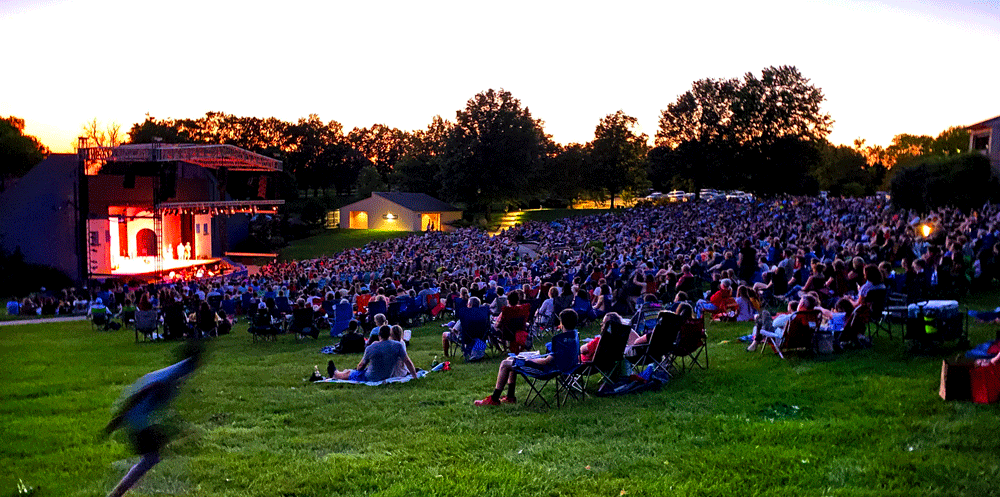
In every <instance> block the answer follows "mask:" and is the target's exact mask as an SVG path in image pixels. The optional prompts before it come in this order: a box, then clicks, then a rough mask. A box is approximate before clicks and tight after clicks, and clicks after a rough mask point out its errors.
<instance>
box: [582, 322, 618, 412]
mask: <svg viewBox="0 0 1000 497" xmlns="http://www.w3.org/2000/svg"><path fill="white" fill-rule="evenodd" d="M630 330H631V328H629V327H628V326H626V325H624V324H619V323H611V325H610V326H608V327H607V328H605V329H604V331H602V332H601V341H600V342H599V343H598V344H597V350H595V351H594V357H593V359H591V360H590V361H589V362H583V363H580V365H579V366H578V367H577V368H576V371H574V372H573V380H574V381H575V383H574V385H578V384H579V382H580V380H583V385H582V387H581V392H582V395H583V396H586V395H587V387H588V386H589V385H590V378H591V377H592V376H594V375H600V376H601V380H600V381H601V383H608V384H611V383H614V381H615V378H614V377H615V372H616V371H617V370H618V366H619V364H621V362H622V361H623V360H624V359H625V357H624V354H625V345H627V343H628V334H629V331H630Z"/></svg>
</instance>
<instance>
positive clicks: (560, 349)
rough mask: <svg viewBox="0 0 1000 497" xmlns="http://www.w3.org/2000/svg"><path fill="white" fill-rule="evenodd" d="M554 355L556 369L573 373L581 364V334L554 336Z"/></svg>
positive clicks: (567, 333)
mask: <svg viewBox="0 0 1000 497" xmlns="http://www.w3.org/2000/svg"><path fill="white" fill-rule="evenodd" d="M462 329H465V325H462ZM602 340H603V339H602ZM598 348H600V345H598ZM552 355H553V356H555V358H554V359H553V362H554V364H553V367H554V370H555V371H558V372H560V373H562V374H570V373H572V372H573V371H574V370H575V369H576V367H577V366H579V365H580V334H579V333H577V332H576V330H573V331H564V332H562V333H560V334H558V335H556V336H554V337H552Z"/></svg>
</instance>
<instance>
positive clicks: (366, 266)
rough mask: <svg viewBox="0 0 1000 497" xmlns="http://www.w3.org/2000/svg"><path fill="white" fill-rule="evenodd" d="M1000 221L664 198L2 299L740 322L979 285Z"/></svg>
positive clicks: (982, 214) (56, 307) (21, 310)
mask: <svg viewBox="0 0 1000 497" xmlns="http://www.w3.org/2000/svg"><path fill="white" fill-rule="evenodd" d="M998 227H1000V210H998V209H997V208H996V207H995V206H992V205H986V206H984V207H983V208H981V209H979V210H975V211H972V212H968V213H963V212H960V211H957V210H954V209H937V210H934V211H932V212H929V213H915V212H910V211H900V210H894V209H892V208H891V206H889V205H887V204H886V203H884V202H883V201H881V200H879V199H876V198H867V199H830V200H824V199H814V198H786V199H781V200H769V201H763V202H715V203H694V202H691V203H673V204H665V205H655V206H651V205H650V206H639V207H635V208H632V209H621V210H618V211H614V212H611V213H606V214H601V215H592V216H579V217H570V218H566V219H562V220H559V221H553V222H527V223H524V224H523V225H518V226H515V227H513V228H511V229H507V230H504V231H503V232H501V233H500V234H497V235H495V236H489V235H487V234H486V233H484V232H483V231H481V230H477V229H460V230H456V231H453V232H427V233H422V234H417V235H412V236H408V237H403V238H395V239H391V240H386V241H377V242H371V243H369V244H367V245H365V246H363V247H358V248H352V249H348V250H345V251H343V252H340V253H337V254H330V255H327V256H323V257H320V258H317V259H310V260H301V261H290V262H280V263H273V264H269V265H266V266H263V267H262V268H261V269H260V271H259V273H258V274H256V275H251V276H246V277H242V278H230V279H226V280H224V281H221V282H214V283H209V284H206V283H202V282H199V280H193V281H185V282H178V283H176V284H172V285H131V286H130V285H126V284H116V283H110V284H105V285H104V286H103V287H101V288H99V289H94V288H92V289H87V290H78V289H66V290H63V291H60V292H57V293H55V294H53V293H50V292H44V291H43V292H42V293H40V294H38V295H37V296H35V297H33V298H26V299H23V300H21V301H17V300H12V301H11V302H8V305H7V309H8V313H9V314H27V315H30V314H42V315H60V314H69V313H82V312H86V311H87V310H88V309H89V308H90V306H92V305H93V303H94V302H95V301H96V299H98V298H100V299H101V300H102V302H103V303H104V304H105V305H107V306H108V308H110V309H112V310H114V311H115V312H121V311H122V310H123V309H126V310H128V309H131V308H133V307H136V308H142V307H152V308H163V307H164V306H165V305H166V304H174V303H179V304H182V305H183V306H184V308H185V309H186V310H188V311H193V310H197V309H198V308H199V307H200V306H199V303H200V302H202V301H205V302H209V303H210V304H211V307H212V309H214V310H218V309H226V310H228V311H229V312H228V314H229V315H232V314H234V313H243V314H246V313H248V312H256V310H257V309H259V308H260V305H261V304H263V305H264V307H265V308H266V309H267V311H268V312H269V313H271V314H275V315H277V314H281V313H285V314H290V313H291V310H292V308H293V307H294V308H312V309H313V310H314V311H315V312H316V316H317V318H319V317H320V316H324V315H327V314H328V313H329V311H330V310H331V308H332V307H331V305H329V304H333V303H337V302H340V301H342V300H346V301H347V302H350V303H351V304H352V306H353V307H354V310H355V311H356V312H358V313H359V314H360V313H363V311H365V307H367V305H366V304H367V302H369V301H384V302H385V303H387V304H392V303H393V302H397V301H399V302H405V303H406V304H407V308H413V309H416V311H417V312H427V311H429V310H430V306H434V305H436V304H437V303H438V300H436V299H440V302H441V303H443V304H445V305H446V306H448V307H454V303H455V301H456V300H459V301H460V302H462V303H463V304H466V303H467V302H468V298H469V297H477V298H478V299H479V301H480V302H482V303H483V304H484V305H491V304H492V314H493V315H494V316H496V315H498V314H500V311H501V310H502V307H503V305H498V304H502V303H505V302H506V297H505V294H509V293H510V292H517V293H518V297H519V299H518V300H519V301H520V302H522V303H530V304H531V306H530V310H531V313H532V315H535V314H537V313H538V311H539V309H542V310H543V312H545V313H546V314H547V315H549V316H556V315H558V313H559V312H560V311H561V310H563V309H565V308H573V309H574V310H576V311H577V313H578V314H579V316H580V318H581V320H583V321H586V320H591V319H597V318H599V317H600V316H602V315H604V314H606V313H608V312H616V313H618V314H619V315H622V316H630V315H631V314H632V313H633V312H635V310H636V305H637V304H640V305H641V303H642V302H643V301H658V302H663V303H675V305H676V303H679V302H685V301H686V302H688V303H689V304H690V305H691V306H692V307H693V308H694V309H695V311H696V312H697V313H703V312H710V313H712V314H714V315H721V316H722V317H724V318H733V319H738V320H750V319H753V316H754V315H755V314H756V313H757V312H758V311H759V310H760V309H761V306H762V304H765V303H768V302H771V303H777V304H779V305H783V302H784V301H793V302H794V301H798V300H799V297H800V296H802V295H811V296H812V297H813V298H815V300H816V303H817V305H818V306H820V307H822V308H824V309H830V310H833V309H834V308H835V307H837V305H838V302H840V300H842V299H845V298H846V299H847V300H848V301H849V302H851V303H852V306H854V307H856V306H857V305H858V304H859V299H860V300H862V301H863V295H859V291H864V290H862V289H863V288H864V287H865V286H866V283H869V282H871V284H869V285H868V287H871V286H875V278H878V279H879V281H878V282H877V285H881V286H883V287H885V288H887V289H888V290H890V291H892V292H899V293H901V294H906V295H907V298H908V300H910V301H916V300H921V299H927V298H930V297H954V296H957V295H961V294H963V293H964V292H966V291H968V289H969V288H970V287H972V286H975V285H980V286H985V285H989V284H991V283H992V282H993V281H994V280H995V279H996V277H997V264H998V262H1000V258H998V241H1000V238H998V236H1000V233H998ZM875 273H878V275H877V276H875ZM432 296H433V297H432ZM432 298H433V299H435V300H430V299H432ZM498 298H499V299H498ZM840 305H841V307H843V308H847V306H846V304H844V303H841V304H840ZM327 317H331V316H327Z"/></svg>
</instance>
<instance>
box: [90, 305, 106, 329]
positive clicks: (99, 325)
mask: <svg viewBox="0 0 1000 497" xmlns="http://www.w3.org/2000/svg"><path fill="white" fill-rule="evenodd" d="M110 322H111V313H110V312H108V311H107V310H105V311H103V312H95V313H93V314H92V315H91V316H90V329H92V330H97V329H101V330H107V329H108V323H110Z"/></svg>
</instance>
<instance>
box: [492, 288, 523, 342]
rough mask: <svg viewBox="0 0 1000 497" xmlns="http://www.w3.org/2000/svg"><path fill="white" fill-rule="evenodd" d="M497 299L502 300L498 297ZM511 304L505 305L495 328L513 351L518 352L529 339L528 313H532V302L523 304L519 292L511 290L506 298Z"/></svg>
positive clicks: (494, 325)
mask: <svg viewBox="0 0 1000 497" xmlns="http://www.w3.org/2000/svg"><path fill="white" fill-rule="evenodd" d="M497 300H500V298H499V297H498V298H497ZM506 300H507V301H508V302H509V303H510V305H507V306H505V307H504V308H503V309H502V310H501V311H500V315H499V316H497V319H496V322H495V323H494V324H493V329H494V330H496V332H497V334H498V335H499V337H500V339H501V340H502V341H503V342H504V343H505V344H506V345H507V348H508V349H510V351H511V353H514V354H518V353H520V352H521V350H523V348H524V347H525V346H526V344H527V340H528V315H529V314H531V304H522V303H521V296H520V295H519V294H518V292H510V294H509V295H508V296H507V299H506Z"/></svg>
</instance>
